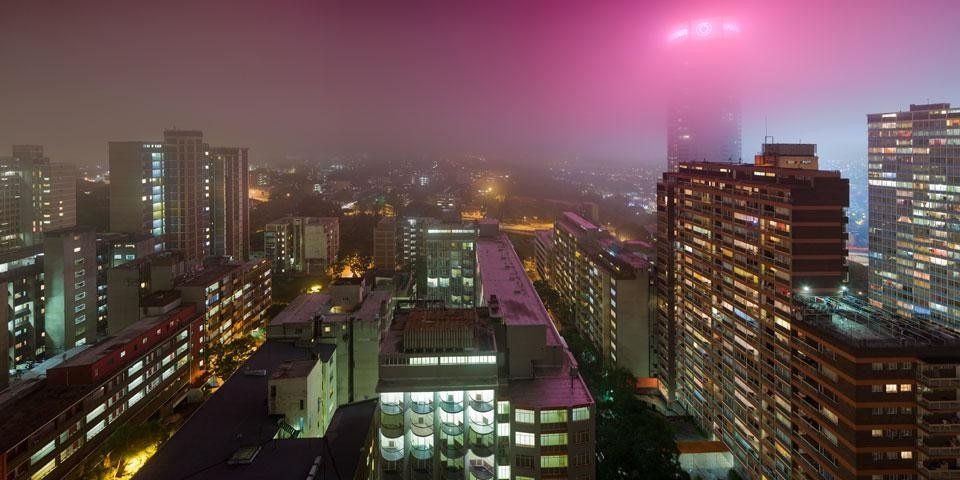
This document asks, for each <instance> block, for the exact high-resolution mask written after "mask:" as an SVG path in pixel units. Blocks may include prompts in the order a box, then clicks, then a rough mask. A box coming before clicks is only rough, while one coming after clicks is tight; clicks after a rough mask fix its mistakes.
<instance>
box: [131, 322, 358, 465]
mask: <svg viewBox="0 0 960 480" xmlns="http://www.w3.org/2000/svg"><path fill="white" fill-rule="evenodd" d="M311 357H312V353H311V350H310V349H308V348H303V347H297V346H295V345H294V344H293V343H287V342H279V341H272V340H268V341H267V342H266V343H264V344H263V345H262V346H261V347H260V348H259V349H258V350H257V351H256V352H255V353H254V354H253V356H252V357H250V359H249V360H247V363H245V364H244V366H243V367H241V370H240V371H238V372H237V373H236V374H234V375H233V376H232V377H230V379H229V380H227V382H226V383H224V384H223V386H221V387H220V389H219V390H218V391H217V393H216V394H214V395H213V396H212V397H210V399H208V400H207V401H206V403H204V404H203V405H202V406H201V407H200V408H199V409H198V410H197V411H196V412H195V413H194V414H193V415H192V416H191V417H190V418H189V419H188V420H187V422H186V423H185V424H184V425H183V427H181V428H180V430H178V431H177V432H176V433H175V434H174V435H173V437H171V438H170V439H169V440H168V441H167V442H166V443H164V444H163V446H162V447H161V448H160V450H159V451H157V453H156V455H154V456H153V458H151V459H150V460H149V461H148V462H147V463H146V465H144V467H143V468H142V469H141V470H140V471H139V472H138V473H137V475H136V476H135V477H134V478H135V479H136V480H153V479H156V480H167V479H171V478H176V479H186V478H190V479H230V480H247V479H249V480H261V479H264V478H277V479H286V478H306V477H307V474H308V473H309V471H310V468H311V466H312V465H313V462H314V460H315V459H316V458H317V457H318V456H320V457H322V459H323V461H322V463H321V469H320V471H321V472H323V474H319V475H318V477H319V478H322V477H323V476H324V474H329V478H336V476H335V475H336V474H337V473H336V472H335V471H334V468H333V462H332V461H329V460H330V459H331V457H332V458H333V460H334V461H335V462H336V470H337V471H338V472H339V475H340V478H353V477H354V472H355V471H356V469H357V467H358V465H359V464H360V459H361V458H362V448H363V445H364V442H365V441H366V438H367V433H368V431H369V428H370V422H371V421H372V420H373V413H374V410H375V409H376V400H369V401H365V402H357V403H354V404H350V405H343V406H341V407H339V408H338V409H337V412H336V414H335V415H334V417H333V419H332V421H331V423H330V427H329V429H328V431H327V436H326V438H325V439H323V438H294V439H283V440H277V439H274V437H275V436H276V434H277V431H278V427H277V418H278V417H277V416H270V415H268V414H267V405H266V403H267V381H268V378H269V376H260V375H246V374H244V371H256V370H266V371H267V372H268V373H270V372H273V371H275V370H276V369H277V368H279V367H280V366H281V365H282V364H283V363H284V362H286V361H292V362H301V361H307V360H310V359H311ZM250 446H259V447H261V448H260V452H259V453H258V454H257V456H256V458H254V460H253V462H252V463H250V464H249V465H227V460H228V459H229V458H230V457H231V456H232V455H233V454H234V453H235V452H236V451H237V450H238V449H240V448H242V447H250Z"/></svg>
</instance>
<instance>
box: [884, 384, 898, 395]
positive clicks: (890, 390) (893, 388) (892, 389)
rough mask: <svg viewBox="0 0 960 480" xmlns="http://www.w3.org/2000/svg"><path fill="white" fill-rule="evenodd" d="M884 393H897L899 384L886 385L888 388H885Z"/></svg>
mask: <svg viewBox="0 0 960 480" xmlns="http://www.w3.org/2000/svg"><path fill="white" fill-rule="evenodd" d="M884 391H886V392H887V393H897V384H896V383H888V384H887V385H886V387H885V388H884Z"/></svg>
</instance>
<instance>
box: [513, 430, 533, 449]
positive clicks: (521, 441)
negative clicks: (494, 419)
mask: <svg viewBox="0 0 960 480" xmlns="http://www.w3.org/2000/svg"><path fill="white" fill-rule="evenodd" d="M513 435H514V437H513V440H514V442H515V443H516V444H517V446H520V447H533V446H536V444H537V442H536V436H535V435H534V434H532V433H527V432H514V434H513Z"/></svg>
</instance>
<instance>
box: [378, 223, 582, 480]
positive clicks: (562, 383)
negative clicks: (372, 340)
mask: <svg viewBox="0 0 960 480" xmlns="http://www.w3.org/2000/svg"><path fill="white" fill-rule="evenodd" d="M477 250H478V254H477V257H478V261H479V264H480V268H481V269H482V270H483V272H484V277H483V281H484V284H483V290H484V294H485V295H487V297H486V298H485V299H484V300H485V301H484V302H483V306H481V307H480V308H475V309H474V308H470V309H467V308H458V309H450V308H444V307H443V306H442V304H441V302H438V301H434V302H429V301H426V302H421V303H415V304H412V305H401V306H400V307H398V311H397V312H396V314H395V317H394V320H393V323H392V324H391V326H390V328H389V330H387V331H386V332H385V333H384V338H383V341H382V343H381V351H380V382H379V384H378V387H377V390H378V392H379V393H380V402H379V412H378V414H379V417H380V421H379V431H378V432H377V433H376V435H377V438H376V440H377V441H376V450H375V455H377V457H378V458H377V459H376V461H375V462H374V463H375V464H376V466H377V472H376V477H375V478H426V479H437V478H457V479H460V478H468V479H469V478H472V479H493V478H504V479H521V478H576V479H580V478H583V479H592V478H595V469H594V458H595V423H594V422H595V413H596V412H595V410H594V402H593V399H592V397H591V396H590V393H589V391H588V390H587V388H586V385H585V384H584V383H583V380H582V379H581V378H580V375H579V374H578V373H577V371H576V363H575V360H574V359H573V357H572V356H571V355H570V353H569V351H567V349H566V346H565V344H564V342H563V339H562V338H561V337H560V335H559V333H558V332H557V330H556V328H555V327H554V325H553V323H552V322H551V321H550V318H549V316H548V315H547V312H546V310H545V309H544V307H543V304H542V303H541V302H540V299H539V297H538V296H537V294H536V291H535V290H534V289H533V285H531V283H530V281H529V279H528V278H527V277H526V275H525V273H524V269H523V264H522V262H521V261H520V259H519V257H518V256H517V254H516V252H515V251H514V249H513V246H512V244H511V243H510V240H509V239H508V238H507V237H506V234H503V233H500V232H498V231H496V228H493V229H492V231H489V232H488V231H487V229H481V234H480V237H479V238H478V239H477ZM411 307H412V308H411Z"/></svg>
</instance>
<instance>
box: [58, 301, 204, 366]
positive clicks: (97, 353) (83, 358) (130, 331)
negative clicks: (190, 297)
mask: <svg viewBox="0 0 960 480" xmlns="http://www.w3.org/2000/svg"><path fill="white" fill-rule="evenodd" d="M186 310H195V307H194V306H193V305H187V306H183V307H179V308H177V309H175V310H173V311H171V312H170V313H167V314H164V315H157V316H153V317H146V318H144V319H142V320H140V321H138V322H134V323H133V324H131V325H130V326H129V327H126V328H124V329H123V330H121V331H119V332H117V334H116V335H113V336H111V337H107V338H104V339H103V340H101V341H99V342H97V343H96V344H94V345H92V346H91V347H90V348H88V349H86V350H84V351H83V352H80V353H79V354H77V355H75V356H74V357H73V358H70V359H68V360H67V361H65V362H63V363H61V364H60V365H57V368H66V367H76V366H80V365H90V364H93V363H95V362H96V361H98V360H100V359H101V358H103V357H106V356H107V355H109V354H110V353H112V352H113V351H115V350H116V349H118V348H122V347H123V346H124V345H126V344H128V343H130V342H131V341H132V340H133V339H135V338H137V337H139V336H140V335H143V334H144V333H145V332H148V331H150V330H153V329H154V328H155V327H157V326H158V325H160V324H163V323H165V322H167V321H169V320H171V318H172V317H173V316H174V315H177V314H180V313H182V312H184V311H186ZM194 318H195V317H194ZM137 357H138V356H137V355H128V356H127V358H128V359H129V360H133V359H135V358H137Z"/></svg>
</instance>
